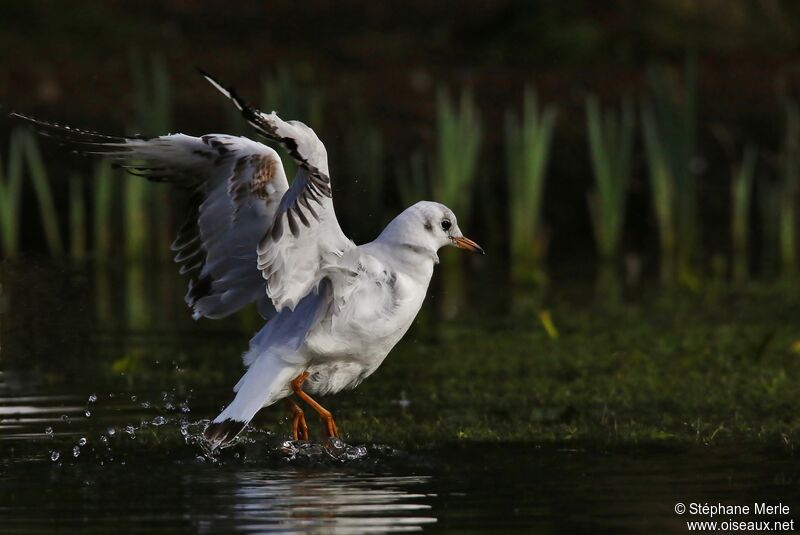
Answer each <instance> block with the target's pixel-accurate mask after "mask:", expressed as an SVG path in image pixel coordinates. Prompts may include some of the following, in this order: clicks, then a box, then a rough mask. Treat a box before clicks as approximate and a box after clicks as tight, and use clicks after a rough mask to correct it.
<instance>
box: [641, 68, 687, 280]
mask: <svg viewBox="0 0 800 535" xmlns="http://www.w3.org/2000/svg"><path fill="white" fill-rule="evenodd" d="M696 86H697V69H696V62H695V60H694V58H693V57H689V58H688V59H687V60H686V65H685V69H684V75H683V83H682V84H681V83H679V81H678V79H677V77H676V75H675V73H674V72H672V71H670V70H667V69H651V71H650V94H649V96H648V97H647V98H645V99H644V100H643V102H642V130H643V134H644V144H645V151H646V156H647V164H648V167H649V171H650V183H651V194H652V198H653V206H654V210H655V213H656V218H657V220H658V227H659V238H660V246H661V279H662V281H663V282H671V281H674V280H675V279H676V278H677V280H679V281H680V282H682V283H684V284H688V285H695V284H696V282H697V277H696V271H695V266H694V262H695V260H696V255H697V247H698V241H699V234H700V224H699V220H698V217H697V187H696V184H695V179H694V175H693V173H692V172H691V169H690V164H691V159H692V157H693V156H694V152H695V144H696V122H697V120H696V100H697V98H696V93H697V89H696Z"/></svg>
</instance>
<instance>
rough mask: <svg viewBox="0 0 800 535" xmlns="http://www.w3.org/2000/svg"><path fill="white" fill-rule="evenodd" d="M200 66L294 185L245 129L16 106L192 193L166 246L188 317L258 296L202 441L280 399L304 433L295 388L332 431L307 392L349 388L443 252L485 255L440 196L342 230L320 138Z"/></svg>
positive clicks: (210, 314) (407, 319) (62, 138)
mask: <svg viewBox="0 0 800 535" xmlns="http://www.w3.org/2000/svg"><path fill="white" fill-rule="evenodd" d="M201 74H203V76H204V77H205V78H206V80H208V82H210V83H211V85H212V86H213V87H214V88H216V89H217V90H218V91H219V92H220V93H222V94H223V95H224V96H226V97H227V98H228V99H230V100H231V101H232V102H233V104H234V105H235V106H236V108H238V110H239V111H240V112H241V114H242V115H243V116H244V118H245V119H246V120H247V122H248V123H249V124H250V126H251V127H253V128H254V129H255V132H256V133H258V134H260V135H261V136H263V137H264V138H266V139H267V140H269V141H271V142H275V143H278V144H280V145H281V146H283V148H285V149H286V151H288V153H289V155H290V156H291V157H292V158H293V159H294V161H295V162H296V163H297V165H298V167H297V174H296V175H295V177H294V180H293V181H292V183H291V186H290V185H289V183H288V181H287V179H286V174H285V172H284V168H283V164H282V161H281V158H280V156H279V155H278V153H277V152H276V151H275V150H274V149H273V148H271V147H269V146H267V145H265V144H263V143H260V142H257V141H253V140H251V139H248V138H245V137H238V136H232V135H225V134H207V135H204V136H201V137H192V136H188V135H184V134H169V135H162V136H158V137H141V136H139V137H117V136H109V135H104V134H100V133H97V132H91V131H87V130H79V129H75V128H71V127H67V126H61V125H58V124H54V123H47V122H43V121H39V120H36V119H33V118H30V117H26V116H23V115H18V114H12V116H16V117H17V118H20V119H23V120H26V121H28V122H30V123H32V124H33V126H34V127H35V128H36V129H37V130H38V131H39V133H41V134H43V135H45V136H49V137H51V138H54V139H55V140H56V141H58V142H60V143H64V144H69V145H71V146H72V147H73V148H74V149H75V150H77V151H79V152H82V153H86V154H90V155H96V156H101V157H105V158H109V159H111V160H113V161H114V162H115V165H116V166H118V167H121V168H124V169H126V170H127V171H128V172H130V173H132V174H135V175H138V176H142V177H144V178H147V179H149V180H152V181H157V182H167V183H170V184H172V185H173V186H175V187H177V188H180V189H182V190H186V191H187V192H188V193H189V197H190V201H191V202H190V204H191V206H192V210H191V212H190V214H189V217H188V219H187V221H186V222H185V223H184V225H183V226H182V227H181V229H180V230H179V232H178V235H177V238H176V239H175V241H174V242H173V244H172V250H173V251H174V252H175V262H176V263H178V264H180V273H181V274H183V275H188V277H189V289H188V292H187V293H186V297H185V301H186V303H187V305H188V306H189V307H190V308H191V310H192V316H193V317H194V319H200V318H204V317H205V318H212V319H214V318H223V317H225V316H228V315H230V314H232V313H234V312H236V311H237V310H239V309H241V308H242V307H244V306H246V305H248V304H250V303H256V305H257V308H258V311H259V313H260V314H261V316H262V317H263V318H264V319H265V320H266V324H265V325H264V327H262V328H261V330H259V331H258V332H257V333H256V335H255V336H254V337H253V338H252V340H251V341H250V344H249V349H248V350H247V351H246V352H245V353H244V354H243V357H242V359H243V361H244V365H245V367H246V372H245V373H244V375H243V376H242V378H241V379H240V380H239V382H238V383H237V384H236V386H235V387H234V389H233V390H234V392H235V397H234V399H233V401H232V402H231V403H230V404H229V405H227V406H226V407H225V408H224V410H223V411H222V412H221V413H220V414H219V415H218V416H217V417H216V418H214V420H212V421H211V422H210V423H209V424H208V426H207V427H206V429H205V431H204V436H205V438H206V439H207V441H208V442H209V444H210V447H211V448H212V449H213V448H217V447H222V446H227V445H230V444H231V443H232V442H233V439H234V438H236V436H237V435H238V434H239V433H240V432H241V431H242V430H243V429H244V428H245V427H246V426H247V424H248V423H249V422H250V420H251V419H252V418H253V417H254V416H255V414H256V413H257V412H258V411H259V410H261V409H262V408H263V407H267V406H270V405H273V404H275V403H277V402H278V401H280V400H284V399H285V400H286V402H287V404H288V407H289V409H290V410H291V413H292V435H293V437H294V439H295V440H310V434H309V430H308V424H307V423H306V419H305V413H304V411H303V409H302V408H301V407H300V406H299V405H298V404H297V403H296V402H295V401H294V400H293V399H292V396H296V398H298V399H299V400H302V401H303V402H305V403H306V404H307V405H308V406H309V407H311V408H312V409H313V410H314V411H316V412H317V413H318V414H319V416H320V418H321V420H322V423H323V428H324V432H325V433H326V435H327V437H328V438H333V437H338V436H339V431H338V429H337V426H336V422H335V420H334V418H333V415H332V414H331V412H330V411H328V410H327V409H325V408H324V407H323V406H322V405H320V404H319V403H318V402H317V401H316V400H315V399H314V398H312V397H311V395H312V394H313V395H315V396H321V395H327V394H335V393H337V392H340V391H342V390H348V389H353V388H355V387H356V386H358V385H359V384H360V383H361V382H362V381H363V380H364V379H366V378H367V377H368V376H370V375H371V374H372V373H373V372H375V370H377V369H378V367H379V366H380V365H381V363H382V362H383V360H384V359H385V358H386V356H387V355H388V354H389V352H390V351H391V350H392V348H393V347H394V346H395V344H397V343H398V342H399V341H400V339H401V338H402V337H403V335H404V334H405V333H406V331H407V330H408V329H409V327H411V324H412V323H413V321H414V318H415V317H416V316H417V313H418V312H419V310H420V307H421V306H422V303H423V300H424V298H425V295H426V293H427V290H428V285H429V284H430V281H431V276H432V274H433V269H434V265H435V264H437V263H438V262H439V257H438V251H439V249H441V248H442V247H445V246H448V245H452V246H455V247H459V248H461V249H466V250H469V251H473V252H477V253H481V254H483V249H481V247H480V246H478V244H477V243H475V242H474V241H472V240H470V239H468V238H466V237H465V236H464V235H463V234H462V232H461V229H459V227H458V222H457V219H456V216H455V214H454V213H453V212H452V210H450V209H449V208H447V207H446V206H444V205H443V204H440V203H437V202H431V201H420V202H418V203H416V204H414V205H412V206H411V207H409V208H407V209H406V210H404V211H403V212H401V213H400V214H399V215H398V216H397V217H395V218H394V219H393V220H392V221H391V222H389V224H388V225H387V226H386V228H384V230H383V231H382V232H381V233H380V235H379V236H378V237H377V238H376V239H375V240H374V241H371V242H369V243H365V244H362V245H356V244H355V243H353V241H351V240H350V239H349V238H347V236H345V234H344V233H343V231H342V229H341V227H340V226H339V222H338V220H337V218H336V213H335V211H334V207H333V194H332V190H331V177H330V173H329V171H328V157H327V152H326V150H325V145H323V144H322V142H321V141H320V139H319V138H318V137H317V135H316V134H315V133H314V130H312V129H311V128H309V127H308V126H306V125H305V124H303V123H301V122H299V121H284V120H282V119H281V118H279V117H278V115H277V113H276V112H274V111H273V112H272V113H264V112H261V111H259V110H257V109H255V108H253V107H251V106H249V105H248V104H247V103H246V102H245V101H244V100H243V99H242V98H240V97H239V96H238V95H237V93H236V92H235V90H234V89H233V88H226V87H224V86H223V85H222V84H221V83H219V82H218V81H217V80H215V79H214V78H213V77H211V76H210V75H209V74H207V73H205V72H203V71H201Z"/></svg>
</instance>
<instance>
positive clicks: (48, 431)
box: [44, 426, 53, 437]
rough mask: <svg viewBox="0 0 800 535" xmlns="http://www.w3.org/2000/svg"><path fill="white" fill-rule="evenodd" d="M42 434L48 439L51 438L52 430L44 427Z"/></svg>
mask: <svg viewBox="0 0 800 535" xmlns="http://www.w3.org/2000/svg"><path fill="white" fill-rule="evenodd" d="M44 434H45V435H47V436H48V437H52V436H53V428H52V427H49V426H48V427H45V428H44Z"/></svg>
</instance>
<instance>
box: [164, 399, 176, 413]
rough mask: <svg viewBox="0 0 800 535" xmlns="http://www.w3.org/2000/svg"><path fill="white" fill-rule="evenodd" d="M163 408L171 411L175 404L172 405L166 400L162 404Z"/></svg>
mask: <svg viewBox="0 0 800 535" xmlns="http://www.w3.org/2000/svg"><path fill="white" fill-rule="evenodd" d="M164 408H165V409H166V410H168V411H172V410H175V405H173V404H172V403H170V402H169V401H167V402H166V403H165V404H164Z"/></svg>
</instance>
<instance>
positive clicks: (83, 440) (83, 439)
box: [78, 437, 86, 446]
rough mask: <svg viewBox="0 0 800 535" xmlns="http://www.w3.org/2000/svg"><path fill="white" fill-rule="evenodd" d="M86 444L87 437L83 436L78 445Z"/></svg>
mask: <svg viewBox="0 0 800 535" xmlns="http://www.w3.org/2000/svg"><path fill="white" fill-rule="evenodd" d="M85 445H86V437H81V439H80V440H79V441H78V446H85Z"/></svg>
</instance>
